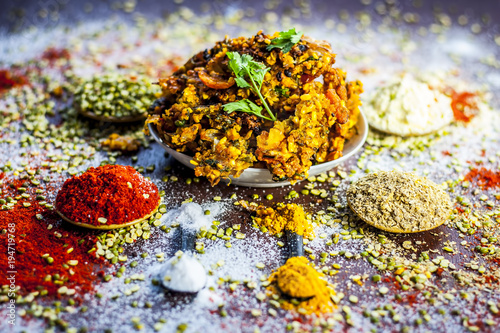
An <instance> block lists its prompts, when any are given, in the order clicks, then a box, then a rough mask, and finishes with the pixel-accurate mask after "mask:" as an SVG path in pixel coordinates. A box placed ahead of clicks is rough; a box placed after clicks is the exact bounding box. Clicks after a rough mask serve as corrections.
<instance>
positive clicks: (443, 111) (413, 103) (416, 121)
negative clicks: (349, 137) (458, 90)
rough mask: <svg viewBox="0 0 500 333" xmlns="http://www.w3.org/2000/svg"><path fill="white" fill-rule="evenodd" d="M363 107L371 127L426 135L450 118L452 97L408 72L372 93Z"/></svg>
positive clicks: (403, 134)
mask: <svg viewBox="0 0 500 333" xmlns="http://www.w3.org/2000/svg"><path fill="white" fill-rule="evenodd" d="M363 110H364V112H365V115H366V117H367V118H368V122H369V123H370V126H373V127H374V128H375V129H378V130H380V131H382V132H386V133H390V134H395V135H400V136H415V135H424V134H429V133H432V132H434V131H437V130H438V129H440V128H442V127H444V126H446V125H448V124H449V123H451V121H452V120H453V111H452V109H451V99H450V98H449V97H447V96H446V95H444V94H442V93H440V92H439V91H437V90H431V89H430V88H429V86H428V85H427V84H425V83H423V82H419V81H417V80H416V79H415V78H414V77H413V76H412V75H410V74H405V75H404V76H403V78H402V79H401V80H396V81H395V82H392V83H390V84H388V85H386V86H383V87H381V88H379V89H377V90H375V91H374V92H373V93H371V94H370V95H369V96H368V98H367V99H366V100H365V103H364V106H363Z"/></svg>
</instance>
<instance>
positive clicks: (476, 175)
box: [464, 168, 500, 189]
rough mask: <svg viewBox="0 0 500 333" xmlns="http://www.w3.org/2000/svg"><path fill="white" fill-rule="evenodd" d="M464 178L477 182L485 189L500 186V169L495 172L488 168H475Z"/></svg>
mask: <svg viewBox="0 0 500 333" xmlns="http://www.w3.org/2000/svg"><path fill="white" fill-rule="evenodd" d="M464 180H468V181H470V182H476V183H477V184H478V185H479V186H480V187H481V188H484V189H489V188H495V187H500V171H497V172H494V171H491V170H488V169H486V168H481V169H476V168H474V169H471V170H470V171H469V173H468V174H466V175H465V179H464Z"/></svg>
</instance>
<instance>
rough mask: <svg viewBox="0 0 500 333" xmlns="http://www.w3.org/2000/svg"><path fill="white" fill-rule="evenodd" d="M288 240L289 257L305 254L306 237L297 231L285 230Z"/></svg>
mask: <svg viewBox="0 0 500 333" xmlns="http://www.w3.org/2000/svg"><path fill="white" fill-rule="evenodd" d="M285 237H286V242H287V244H288V259H290V258H292V257H303V256H304V237H303V236H302V235H299V234H297V233H296V232H293V231H290V230H285Z"/></svg>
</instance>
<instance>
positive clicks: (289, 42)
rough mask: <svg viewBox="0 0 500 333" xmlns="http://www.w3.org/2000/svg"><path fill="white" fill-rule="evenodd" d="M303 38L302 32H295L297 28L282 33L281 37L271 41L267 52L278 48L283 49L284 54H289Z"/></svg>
mask: <svg viewBox="0 0 500 333" xmlns="http://www.w3.org/2000/svg"><path fill="white" fill-rule="evenodd" d="M301 37H302V32H301V31H295V28H292V29H290V30H288V31H281V32H280V33H279V37H276V38H274V39H273V40H271V44H269V45H268V46H267V48H266V50H268V51H271V50H272V49H274V48H278V49H281V50H282V51H283V53H288V52H290V50H291V49H292V47H293V46H294V45H295V44H297V43H298V42H299V41H300V38H301Z"/></svg>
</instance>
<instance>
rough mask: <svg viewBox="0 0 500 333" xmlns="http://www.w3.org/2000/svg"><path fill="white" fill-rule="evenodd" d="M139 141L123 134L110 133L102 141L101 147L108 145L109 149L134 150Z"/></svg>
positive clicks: (136, 148)
mask: <svg viewBox="0 0 500 333" xmlns="http://www.w3.org/2000/svg"><path fill="white" fill-rule="evenodd" d="M139 145H140V143H139V141H138V140H137V139H134V138H133V137H131V136H128V135H125V136H121V135H119V134H116V133H113V134H111V135H110V136H109V137H108V138H107V139H106V140H105V141H103V143H102V146H103V147H109V149H111V150H121V151H136V150H138V149H139Z"/></svg>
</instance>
